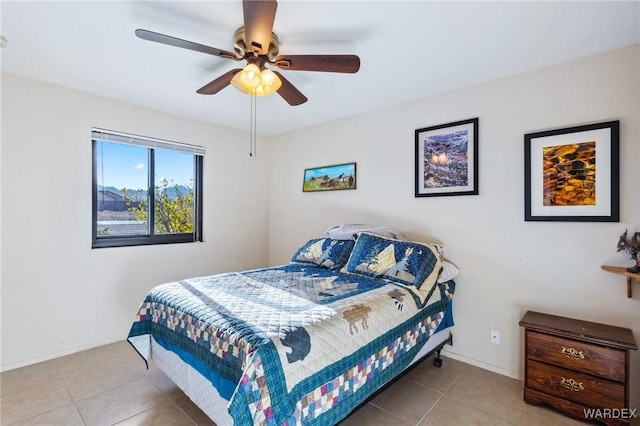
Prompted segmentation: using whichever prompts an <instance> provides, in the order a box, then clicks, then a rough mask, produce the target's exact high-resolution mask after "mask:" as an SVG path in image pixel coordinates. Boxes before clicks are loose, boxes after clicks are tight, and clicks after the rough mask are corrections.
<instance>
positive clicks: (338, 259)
mask: <svg viewBox="0 0 640 426" xmlns="http://www.w3.org/2000/svg"><path fill="white" fill-rule="evenodd" d="M353 245H354V241H352V240H333V239H331V238H316V239H313V240H309V241H307V243H306V244H305V245H303V246H302V247H300V248H299V249H298V251H296V252H295V254H294V255H293V257H292V258H291V262H292V263H304V264H311V265H314V266H322V267H324V268H328V269H334V270H335V269H340V268H342V267H343V266H344V264H345V262H346V261H347V259H349V254H351V249H353Z"/></svg>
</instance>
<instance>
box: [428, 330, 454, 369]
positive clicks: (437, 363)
mask: <svg viewBox="0 0 640 426" xmlns="http://www.w3.org/2000/svg"><path fill="white" fill-rule="evenodd" d="M447 344H448V345H450V346H453V334H452V333H451V332H449V338H448V339H447V340H446V341H444V342H443V343H442V344H441V345H440V346H439V347H438V348H437V349H436V357H435V358H434V359H433V365H435V366H436V367H438V368H440V367H442V358H440V351H442V348H443V347H444V345H447Z"/></svg>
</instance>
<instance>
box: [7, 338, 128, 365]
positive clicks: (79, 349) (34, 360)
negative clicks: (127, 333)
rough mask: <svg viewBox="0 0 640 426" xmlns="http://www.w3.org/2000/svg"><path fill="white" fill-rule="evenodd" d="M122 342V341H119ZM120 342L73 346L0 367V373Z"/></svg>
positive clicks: (99, 342) (112, 341) (103, 341)
mask: <svg viewBox="0 0 640 426" xmlns="http://www.w3.org/2000/svg"><path fill="white" fill-rule="evenodd" d="M121 340H123V339H121ZM119 341H120V340H100V341H97V342H92V343H89V344H87V345H80V346H74V347H72V348H68V349H65V350H63V351H58V352H51V353H48V354H46V355H41V356H38V357H35V358H29V359H25V360H21V361H16V362H12V363H9V364H2V365H0V372H4V371H9V370H15V369H16V368H21V367H26V366H28V365H33V364H38V363H40V362H45V361H49V360H52V359H55V358H60V357H62V356H66V355H72V354H75V353H77V352H82V351H86V350H89V349H94V348H99V347H100V346H105V345H110V344H112V343H116V342H119Z"/></svg>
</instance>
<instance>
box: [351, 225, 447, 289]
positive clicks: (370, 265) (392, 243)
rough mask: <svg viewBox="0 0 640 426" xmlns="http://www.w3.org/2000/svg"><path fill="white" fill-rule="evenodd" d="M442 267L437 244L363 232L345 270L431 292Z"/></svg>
mask: <svg viewBox="0 0 640 426" xmlns="http://www.w3.org/2000/svg"><path fill="white" fill-rule="evenodd" d="M441 268H442V259H441V257H440V253H439V251H438V247H437V245H436V244H426V243H414V242H411V241H400V240H393V239H390V238H384V237H381V236H378V235H373V234H369V233H366V232H363V233H361V234H360V235H359V236H358V239H357V240H356V244H355V246H354V247H353V250H352V251H351V256H350V257H349V260H348V261H347V264H346V265H345V268H344V270H345V271H346V272H348V273H351V274H359V275H364V276H367V277H373V278H382V279H385V280H389V281H393V282H396V283H398V284H402V285H405V286H414V287H416V288H418V289H422V287H423V286H424V287H425V289H429V290H430V289H431V287H432V286H433V285H434V284H435V283H436V280H437V279H438V275H439V274H440V270H441Z"/></svg>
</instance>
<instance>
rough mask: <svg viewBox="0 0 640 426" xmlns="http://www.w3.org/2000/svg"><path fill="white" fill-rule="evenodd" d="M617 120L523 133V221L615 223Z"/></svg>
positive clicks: (617, 207)
mask: <svg viewBox="0 0 640 426" xmlns="http://www.w3.org/2000/svg"><path fill="white" fill-rule="evenodd" d="M619 162H620V121H618V120H614V121H606V122H600V123H593V124H586V125H579V126H573V127H567V128H561V129H553V130H546V131H540V132H534V133H528V134H525V135H524V186H525V188H524V189H525V191H524V192H525V197H524V219H525V221H560V222H619V221H620V171H619Z"/></svg>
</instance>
